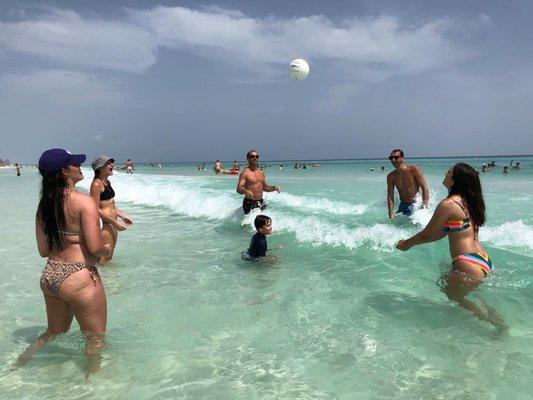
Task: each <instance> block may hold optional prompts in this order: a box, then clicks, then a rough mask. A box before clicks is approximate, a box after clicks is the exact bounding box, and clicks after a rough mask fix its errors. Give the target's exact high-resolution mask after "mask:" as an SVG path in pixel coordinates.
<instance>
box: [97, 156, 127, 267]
mask: <svg viewBox="0 0 533 400" xmlns="http://www.w3.org/2000/svg"><path fill="white" fill-rule="evenodd" d="M114 162H115V160H113V159H112V158H111V157H108V156H100V157H96V158H95V159H94V160H93V162H92V163H91V167H92V169H93V171H94V179H93V182H92V183H91V197H92V198H93V199H94V201H95V203H96V206H97V207H98V211H99V214H100V218H101V219H102V238H103V240H104V243H106V244H108V245H109V246H110V249H111V251H110V253H109V254H108V255H107V256H104V257H101V258H100V259H99V260H98V262H99V263H100V264H107V263H109V262H111V259H112V258H113V251H114V249H115V246H116V245H117V239H118V231H123V230H125V229H126V225H131V224H133V221H132V220H131V218H130V217H128V216H127V215H126V214H125V213H124V212H122V211H121V210H119V209H118V208H117V206H116V203H115V199H114V198H115V191H114V190H113V188H112V187H111V182H110V181H109V177H110V176H111V175H113V163H114ZM118 218H120V219H122V221H123V222H124V224H122V223H120V222H119V221H118Z"/></svg>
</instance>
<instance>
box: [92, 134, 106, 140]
mask: <svg viewBox="0 0 533 400" xmlns="http://www.w3.org/2000/svg"><path fill="white" fill-rule="evenodd" d="M93 140H104V136H103V135H94V136H93Z"/></svg>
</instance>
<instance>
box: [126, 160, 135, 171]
mask: <svg viewBox="0 0 533 400" xmlns="http://www.w3.org/2000/svg"><path fill="white" fill-rule="evenodd" d="M133 171H135V165H133V161H131V158H128V161H126V173H127V174H133Z"/></svg>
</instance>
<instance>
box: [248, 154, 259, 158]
mask: <svg viewBox="0 0 533 400" xmlns="http://www.w3.org/2000/svg"><path fill="white" fill-rule="evenodd" d="M248 158H259V154H251V155H249V156H248Z"/></svg>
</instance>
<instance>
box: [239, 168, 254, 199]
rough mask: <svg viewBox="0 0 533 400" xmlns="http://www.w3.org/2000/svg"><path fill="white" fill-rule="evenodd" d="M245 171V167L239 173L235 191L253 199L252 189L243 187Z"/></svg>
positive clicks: (245, 176)
mask: <svg viewBox="0 0 533 400" xmlns="http://www.w3.org/2000/svg"><path fill="white" fill-rule="evenodd" d="M247 172H248V170H247V169H245V170H244V171H242V172H241V174H240V175H239V181H238V182H237V193H239V194H244V196H245V197H248V198H249V199H253V198H254V194H253V193H252V191H251V190H248V189H246V188H245V187H244V185H246V178H247Z"/></svg>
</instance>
